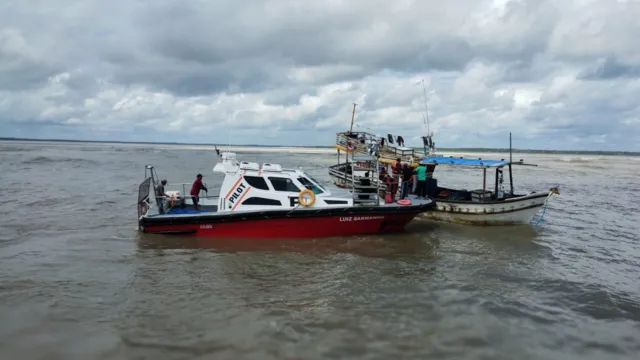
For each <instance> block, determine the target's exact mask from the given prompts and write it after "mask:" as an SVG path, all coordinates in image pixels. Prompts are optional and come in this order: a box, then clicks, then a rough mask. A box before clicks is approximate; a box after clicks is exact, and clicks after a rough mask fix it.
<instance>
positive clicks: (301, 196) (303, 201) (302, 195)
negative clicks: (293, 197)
mask: <svg viewBox="0 0 640 360" xmlns="http://www.w3.org/2000/svg"><path fill="white" fill-rule="evenodd" d="M306 194H308V195H309V197H308V198H307V197H305V195H306ZM298 202H299V203H300V205H302V206H311V205H313V204H314V203H315V202H316V194H314V193H313V191H311V190H309V189H304V190H302V191H300V194H298Z"/></svg>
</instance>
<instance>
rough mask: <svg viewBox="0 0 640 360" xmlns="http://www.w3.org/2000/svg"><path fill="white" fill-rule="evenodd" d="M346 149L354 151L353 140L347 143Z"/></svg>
mask: <svg viewBox="0 0 640 360" xmlns="http://www.w3.org/2000/svg"><path fill="white" fill-rule="evenodd" d="M347 148H348V149H349V150H354V149H355V148H356V144H355V143H354V142H353V140H349V141H347Z"/></svg>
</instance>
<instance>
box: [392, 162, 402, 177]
mask: <svg viewBox="0 0 640 360" xmlns="http://www.w3.org/2000/svg"><path fill="white" fill-rule="evenodd" d="M391 170H392V171H393V173H394V174H400V172H402V164H401V163H400V162H399V161H396V162H394V163H393V165H392V167H391Z"/></svg>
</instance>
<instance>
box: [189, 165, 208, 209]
mask: <svg viewBox="0 0 640 360" xmlns="http://www.w3.org/2000/svg"><path fill="white" fill-rule="evenodd" d="M200 190H204V191H208V190H207V188H206V187H205V186H204V184H203V183H202V174H198V176H196V181H194V182H193V185H192V186H191V200H193V207H194V208H195V209H196V211H198V210H199V209H200V207H199V206H198V200H199V199H200V195H199V194H200Z"/></svg>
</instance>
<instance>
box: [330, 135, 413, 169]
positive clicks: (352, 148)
mask: <svg viewBox="0 0 640 360" xmlns="http://www.w3.org/2000/svg"><path fill="white" fill-rule="evenodd" d="M382 139H384V145H382V146H381V143H382V141H381V140H382ZM333 147H334V148H336V149H338V150H340V151H344V152H347V153H349V154H372V153H377V154H378V155H379V156H380V157H379V159H378V161H380V162H381V163H391V162H393V161H395V160H396V159H397V158H400V160H401V161H402V162H408V163H415V162H416V161H417V160H418V157H417V154H416V151H415V149H413V148H411V147H406V146H398V145H397V144H390V143H389V142H388V141H387V139H386V138H382V137H379V136H377V135H375V134H372V133H368V132H358V131H352V132H348V131H346V132H340V133H337V134H336V141H335V144H334V145H333Z"/></svg>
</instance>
